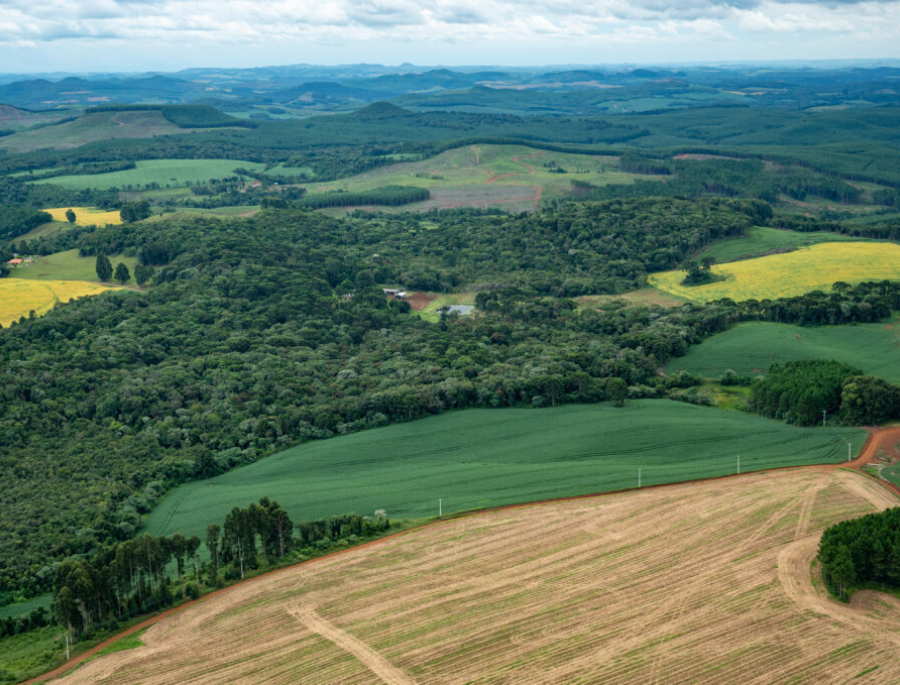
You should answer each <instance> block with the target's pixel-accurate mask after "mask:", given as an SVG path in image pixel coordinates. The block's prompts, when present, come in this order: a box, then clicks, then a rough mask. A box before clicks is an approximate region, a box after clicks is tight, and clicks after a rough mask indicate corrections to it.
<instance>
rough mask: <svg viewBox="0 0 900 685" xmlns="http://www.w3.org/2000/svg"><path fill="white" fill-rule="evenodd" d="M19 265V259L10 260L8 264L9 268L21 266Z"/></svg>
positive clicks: (20, 261)
mask: <svg viewBox="0 0 900 685" xmlns="http://www.w3.org/2000/svg"><path fill="white" fill-rule="evenodd" d="M21 263H22V260H21V259H10V260H9V262H8V264H9V265H10V266H19V264H21Z"/></svg>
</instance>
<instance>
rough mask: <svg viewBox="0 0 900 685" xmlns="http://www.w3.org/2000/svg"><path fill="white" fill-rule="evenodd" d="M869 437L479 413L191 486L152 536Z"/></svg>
mask: <svg viewBox="0 0 900 685" xmlns="http://www.w3.org/2000/svg"><path fill="white" fill-rule="evenodd" d="M864 440H865V433H864V432H863V431H860V430H856V429H845V428H826V429H821V428H815V429H801V428H796V427H793V426H787V425H785V424H782V423H779V422H775V421H769V420H767V419H763V418H760V417H758V416H752V415H748V414H743V413H740V412H728V411H722V410H718V409H712V408H709V407H699V406H696V405H690V404H686V403H682V402H672V401H668V400H641V401H634V402H629V403H628V404H627V406H626V407H625V408H622V409H616V408H614V407H611V406H610V405H608V404H597V405H588V406H583V405H581V406H565V407H557V408H554V409H495V410H484V409H472V410H467V411H460V412H451V413H448V414H443V415H440V416H436V417H431V418H427V419H422V420H420V421H415V422H412V423H407V424H400V425H394V426H388V427H386V428H379V429H375V430H370V431H365V432H363V433H358V434H354V435H349V436H343V437H339V438H334V439H331V440H326V441H323V442H315V443H309V444H306V445H301V446H299V447H295V448H293V449H290V450H287V451H285V452H281V453H280V454H277V455H274V456H271V457H267V458H266V459H263V460H261V461H259V462H257V463H255V464H252V465H250V466H246V467H243V468H240V469H237V470H235V471H231V472H229V473H227V474H224V475H222V476H218V477H216V478H212V479H210V480H206V481H202V482H196V483H189V484H186V485H182V486H180V487H179V488H177V489H176V490H174V491H173V492H172V493H171V494H169V495H168V496H167V497H165V498H164V499H163V501H162V502H161V503H160V505H159V506H157V507H156V508H155V509H154V510H153V511H152V512H151V513H150V515H149V516H148V518H147V522H146V530H147V531H148V532H150V533H151V534H153V535H160V534H167V535H168V534H171V533H174V532H181V533H184V534H186V535H190V534H197V535H201V534H202V533H203V531H204V530H205V528H206V526H207V525H208V524H209V523H211V522H213V521H220V520H224V518H225V514H226V513H227V512H228V511H229V510H230V509H231V507H233V506H235V505H238V504H239V505H241V506H245V505H246V504H247V503H248V502H250V501H256V500H258V499H259V498H260V497H263V496H266V495H267V496H269V497H272V498H274V499H277V500H278V501H279V502H280V503H281V505H282V506H283V507H284V508H285V509H286V510H287V511H288V512H290V514H291V516H292V517H293V518H294V519H295V520H307V519H314V518H317V517H320V516H330V515H334V514H339V513H346V512H351V511H352V512H356V513H359V514H371V513H372V512H373V511H375V510H376V509H386V510H387V513H388V515H389V516H390V517H391V518H404V519H405V518H410V519H413V518H423V517H426V516H430V515H433V514H435V513H436V511H437V500H438V498H442V499H443V506H444V512H455V511H464V510H468V509H476V508H481V507H488V506H494V505H498V504H508V503H512V502H527V501H533V500H538V499H545V498H549V497H560V496H565V495H577V494H584V493H589V492H602V491H607V490H617V489H622V488H629V487H633V486H634V485H636V483H637V468H638V467H642V468H643V482H644V484H650V483H667V482H676V481H683V480H690V479H694V478H703V477H707V476H716V475H722V474H726V473H731V472H732V471H733V468H734V455H735V454H740V455H741V457H742V458H741V464H742V467H743V468H745V469H746V470H755V469H761V468H768V467H771V466H783V465H787V464H811V463H825V462H829V461H835V460H839V459H842V458H844V457H845V455H846V449H847V441H851V442H853V444H854V447H855V449H859V447H860V446H861V445H862V444H863V441H864Z"/></svg>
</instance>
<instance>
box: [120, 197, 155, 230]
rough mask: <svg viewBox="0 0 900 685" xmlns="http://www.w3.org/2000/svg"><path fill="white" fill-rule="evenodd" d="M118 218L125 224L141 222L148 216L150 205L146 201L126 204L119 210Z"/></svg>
mask: <svg viewBox="0 0 900 685" xmlns="http://www.w3.org/2000/svg"><path fill="white" fill-rule="evenodd" d="M119 216H120V217H122V221H124V222H125V223H126V224H131V223H134V222H135V221H141V220H143V219H146V218H147V217H148V216H150V203H149V202H147V201H146V200H142V201H140V202H126V203H125V204H124V205H122V209H121V210H119Z"/></svg>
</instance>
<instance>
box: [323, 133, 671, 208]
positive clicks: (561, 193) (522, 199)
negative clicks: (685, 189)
mask: <svg viewBox="0 0 900 685" xmlns="http://www.w3.org/2000/svg"><path fill="white" fill-rule="evenodd" d="M639 178H657V177H655V176H639V175H637V174H630V173H627V172H624V171H622V170H621V168H620V166H619V160H618V158H616V157H596V156H592V155H582V154H573V153H563V152H551V151H549V150H537V149H534V148H530V147H526V146H524V145H469V146H466V147H461V148H455V149H453V150H447V151H446V152H443V153H441V154H439V155H437V156H436V157H430V158H428V159H424V160H421V161H418V162H402V163H399V164H391V165H389V166H383V167H379V168H377V169H373V170H371V171H366V172H364V173H362V174H358V175H357V176H351V177H350V178H344V179H340V180H337V181H328V182H322V183H310V184H307V185H306V188H307V190H308V192H309V193H311V194H315V193H322V192H333V191H336V190H345V191H348V192H360V191H366V190H374V189H376V188H383V187H385V186H390V185H401V186H415V187H420V188H428V189H429V191H430V192H431V199H430V200H426V201H425V202H419V203H415V204H413V205H405V206H403V207H402V208H397V209H395V211H406V210H409V209H415V210H428V209H433V208H439V209H452V208H454V207H497V208H499V209H504V210H509V211H530V210H533V209H536V208H537V207H538V205H539V203H540V202H541V200H548V199H554V198H563V197H570V196H571V195H572V181H573V180H576V181H584V182H586V183H590V184H591V185H608V184H614V183H633V182H634V180H635V179H639ZM346 209H347V208H345V209H344V210H342V211H346ZM382 209H387V210H388V211H390V208H379V210H382Z"/></svg>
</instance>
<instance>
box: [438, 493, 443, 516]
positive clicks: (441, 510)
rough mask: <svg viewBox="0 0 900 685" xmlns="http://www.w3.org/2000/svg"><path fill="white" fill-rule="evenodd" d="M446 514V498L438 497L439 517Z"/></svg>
mask: <svg viewBox="0 0 900 685" xmlns="http://www.w3.org/2000/svg"><path fill="white" fill-rule="evenodd" d="M443 515H444V500H443V499H441V498H438V518H441V517H442V516H443Z"/></svg>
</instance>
